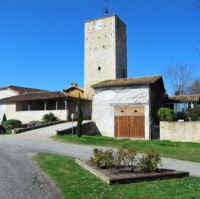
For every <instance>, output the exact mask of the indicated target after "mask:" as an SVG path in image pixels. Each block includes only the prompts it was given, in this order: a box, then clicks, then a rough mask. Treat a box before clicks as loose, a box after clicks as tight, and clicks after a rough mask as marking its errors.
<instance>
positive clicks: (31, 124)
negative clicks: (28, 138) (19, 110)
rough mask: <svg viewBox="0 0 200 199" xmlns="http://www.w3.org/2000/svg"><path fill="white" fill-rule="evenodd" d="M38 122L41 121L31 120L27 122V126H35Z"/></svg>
mask: <svg viewBox="0 0 200 199" xmlns="http://www.w3.org/2000/svg"><path fill="white" fill-rule="evenodd" d="M37 122H39V121H36V120H34V121H30V122H29V123H28V124H27V127H32V126H35V124H36V123H37Z"/></svg>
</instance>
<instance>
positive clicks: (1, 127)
mask: <svg viewBox="0 0 200 199" xmlns="http://www.w3.org/2000/svg"><path fill="white" fill-rule="evenodd" d="M0 133H1V134H2V133H6V129H5V128H4V127H3V126H1V125H0Z"/></svg>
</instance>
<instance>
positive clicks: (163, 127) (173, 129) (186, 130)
mask: <svg viewBox="0 0 200 199" xmlns="http://www.w3.org/2000/svg"><path fill="white" fill-rule="evenodd" d="M160 140H171V141H180V142H200V122H160Z"/></svg>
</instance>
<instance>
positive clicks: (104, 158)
mask: <svg viewBox="0 0 200 199" xmlns="http://www.w3.org/2000/svg"><path fill="white" fill-rule="evenodd" d="M113 153H114V152H113V150H111V149H110V150H106V151H103V150H102V149H96V148H95V149H94V150H93V157H91V158H90V161H91V163H92V164H93V165H95V166H97V167H100V168H103V167H106V168H112V166H113V165H114V155H113Z"/></svg>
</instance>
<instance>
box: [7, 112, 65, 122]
mask: <svg viewBox="0 0 200 199" xmlns="http://www.w3.org/2000/svg"><path fill="white" fill-rule="evenodd" d="M49 113H53V114H54V115H55V116H56V117H57V118H58V119H59V120H65V121H66V120H67V119H68V111H67V110H47V111H16V112H10V113H6V117H7V119H18V120H20V121H21V122H22V124H26V123H28V122H30V121H33V120H39V121H41V120H42V116H43V115H44V114H49Z"/></svg>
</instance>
